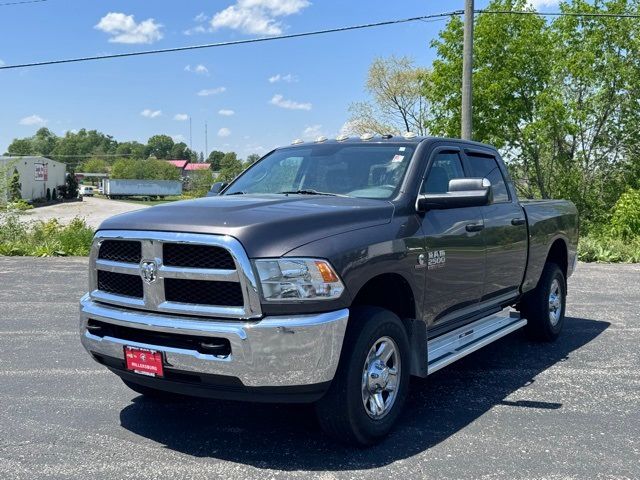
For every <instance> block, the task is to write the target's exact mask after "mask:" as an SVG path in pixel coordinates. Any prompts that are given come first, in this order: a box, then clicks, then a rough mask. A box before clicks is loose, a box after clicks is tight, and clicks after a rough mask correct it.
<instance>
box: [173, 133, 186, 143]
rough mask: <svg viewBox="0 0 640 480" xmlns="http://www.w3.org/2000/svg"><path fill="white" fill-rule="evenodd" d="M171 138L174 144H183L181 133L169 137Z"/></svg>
mask: <svg viewBox="0 0 640 480" xmlns="http://www.w3.org/2000/svg"><path fill="white" fill-rule="evenodd" d="M171 138H172V139H173V141H174V142H176V143H180V142H184V135H182V134H181V133H177V134H175V135H171Z"/></svg>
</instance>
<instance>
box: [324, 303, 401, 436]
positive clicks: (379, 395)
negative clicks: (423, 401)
mask: <svg viewBox="0 0 640 480" xmlns="http://www.w3.org/2000/svg"><path fill="white" fill-rule="evenodd" d="M349 323H350V325H349V328H348V330H347V336H346V338H345V342H344V345H343V347H342V356H341V359H340V365H339V366H338V370H337V372H336V376H335V378H334V379H333V382H332V383H331V386H330V388H329V391H328V392H327V394H326V395H325V396H324V397H323V398H322V399H321V400H320V401H318V402H317V403H316V413H317V416H318V420H319V422H320V425H321V427H322V429H323V430H324V431H325V432H326V433H327V434H329V435H330V436H332V437H333V438H334V439H336V440H338V441H340V442H342V443H346V444H350V445H355V446H368V445H373V444H375V443H377V442H379V441H380V440H382V439H383V438H384V437H385V436H386V435H387V434H388V433H389V432H390V431H391V429H392V428H393V426H394V424H395V422H396V420H397V419H398V417H399V416H400V413H401V411H402V407H403V405H404V402H405V399H406V396H407V391H408V387H409V372H410V367H411V366H410V354H409V339H408V337H407V332H406V330H405V328H404V325H403V324H402V322H401V321H400V319H399V318H398V317H397V316H396V315H395V314H393V313H392V312H390V311H388V310H385V309H382V308H377V307H363V308H357V309H354V310H352V312H351V314H350V318H349ZM385 358H386V360H385Z"/></svg>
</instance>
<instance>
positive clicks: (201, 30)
mask: <svg viewBox="0 0 640 480" xmlns="http://www.w3.org/2000/svg"><path fill="white" fill-rule="evenodd" d="M206 31H207V29H206V28H204V27H203V26H202V25H196V26H195V27H193V28H188V29H186V30H185V31H183V32H182V33H184V34H185V35H196V34H197V33H205V32H206Z"/></svg>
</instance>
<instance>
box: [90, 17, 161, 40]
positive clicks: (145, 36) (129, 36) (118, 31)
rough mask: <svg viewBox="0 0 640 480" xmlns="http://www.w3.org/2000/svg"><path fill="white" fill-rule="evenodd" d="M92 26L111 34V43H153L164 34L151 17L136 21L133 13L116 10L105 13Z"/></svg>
mask: <svg viewBox="0 0 640 480" xmlns="http://www.w3.org/2000/svg"><path fill="white" fill-rule="evenodd" d="M94 28H96V29H98V30H102V31H103V32H105V33H108V34H109V35H111V38H110V39H109V42H111V43H153V42H156V41H158V40H160V39H161V38H162V37H163V36H164V35H163V33H162V31H161V29H162V25H161V24H159V23H156V21H155V20H154V19H153V18H149V19H147V20H144V21H142V22H140V23H136V21H135V19H134V18H133V15H125V14H124V13H116V12H109V13H107V14H106V15H105V16H104V17H102V18H101V19H100V21H99V22H98V24H97V25H95V26H94Z"/></svg>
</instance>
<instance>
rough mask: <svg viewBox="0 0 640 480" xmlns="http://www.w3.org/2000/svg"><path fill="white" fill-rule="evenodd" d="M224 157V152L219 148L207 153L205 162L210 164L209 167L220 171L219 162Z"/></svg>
mask: <svg viewBox="0 0 640 480" xmlns="http://www.w3.org/2000/svg"><path fill="white" fill-rule="evenodd" d="M223 158H224V152H221V151H219V150H214V151H212V152H211V153H210V154H209V158H207V162H208V163H210V164H211V168H212V169H213V171H214V172H219V171H220V162H221V161H222V159H223Z"/></svg>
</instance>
